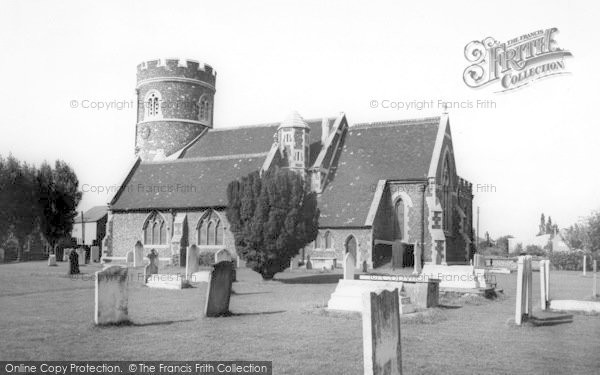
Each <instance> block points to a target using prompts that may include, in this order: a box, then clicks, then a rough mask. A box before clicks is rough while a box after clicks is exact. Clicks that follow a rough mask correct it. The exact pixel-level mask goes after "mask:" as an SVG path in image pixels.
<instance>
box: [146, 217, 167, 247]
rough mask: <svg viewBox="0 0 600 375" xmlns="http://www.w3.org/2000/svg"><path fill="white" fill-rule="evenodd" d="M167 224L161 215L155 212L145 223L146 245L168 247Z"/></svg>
mask: <svg viewBox="0 0 600 375" xmlns="http://www.w3.org/2000/svg"><path fill="white" fill-rule="evenodd" d="M167 225H168V224H167V223H166V222H165V219H164V218H163V216H162V215H161V214H159V213H158V212H156V211H154V212H152V213H151V214H150V215H148V218H147V219H146V222H145V223H144V227H143V228H142V230H143V232H144V245H166V244H167Z"/></svg>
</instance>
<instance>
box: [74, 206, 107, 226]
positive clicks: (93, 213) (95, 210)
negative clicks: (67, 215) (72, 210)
mask: <svg viewBox="0 0 600 375" xmlns="http://www.w3.org/2000/svg"><path fill="white" fill-rule="evenodd" d="M107 213H108V207H107V206H94V207H92V208H90V209H89V210H87V211H85V212H84V213H83V222H84V223H92V222H96V221H98V220H100V219H102V218H103V217H104V216H106V214H107ZM75 222H76V223H81V214H79V215H77V216H76V217H75Z"/></svg>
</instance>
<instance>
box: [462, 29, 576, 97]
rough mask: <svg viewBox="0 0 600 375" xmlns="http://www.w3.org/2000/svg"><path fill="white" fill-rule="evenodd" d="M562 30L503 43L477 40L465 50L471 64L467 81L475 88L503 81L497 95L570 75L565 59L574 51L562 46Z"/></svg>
mask: <svg viewBox="0 0 600 375" xmlns="http://www.w3.org/2000/svg"><path fill="white" fill-rule="evenodd" d="M557 33H558V29H557V28H555V27H553V28H550V29H546V30H537V31H534V32H532V33H529V34H525V35H521V36H520V37H517V38H514V39H511V40H509V41H508V42H505V43H500V42H498V41H497V40H495V39H494V38H492V37H488V38H485V39H483V40H482V41H478V40H474V41H472V42H471V43H469V44H467V45H466V47H465V57H466V59H467V60H469V62H470V63H472V65H469V66H468V67H467V68H466V69H465V71H464V73H463V80H464V81H465V83H466V84H467V86H469V87H472V88H479V87H483V86H486V85H489V84H492V83H495V82H499V83H500V86H501V89H500V90H499V91H497V92H503V91H508V90H514V89H517V88H519V87H523V86H525V85H527V84H529V83H531V82H533V81H535V80H538V79H540V78H545V77H549V76H554V75H560V74H567V73H568V72H567V71H566V70H565V62H564V58H565V57H570V56H572V55H571V52H569V51H567V50H564V49H561V48H559V47H558V45H557V43H556V40H555V39H554V38H555V36H556V34H557Z"/></svg>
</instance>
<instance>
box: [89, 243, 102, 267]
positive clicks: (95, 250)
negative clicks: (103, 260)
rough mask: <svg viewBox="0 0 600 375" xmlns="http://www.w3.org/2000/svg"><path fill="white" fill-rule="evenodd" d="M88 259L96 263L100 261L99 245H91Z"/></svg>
mask: <svg viewBox="0 0 600 375" xmlns="http://www.w3.org/2000/svg"><path fill="white" fill-rule="evenodd" d="M90 261H91V262H96V263H97V262H99V261H100V246H92V248H91V250H90Z"/></svg>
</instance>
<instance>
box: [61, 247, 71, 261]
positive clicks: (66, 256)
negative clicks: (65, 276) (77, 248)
mask: <svg viewBox="0 0 600 375" xmlns="http://www.w3.org/2000/svg"><path fill="white" fill-rule="evenodd" d="M72 251H73V249H65V250H64V252H63V262H68V261H69V259H71V258H70V257H69V256H70V255H71V252H72Z"/></svg>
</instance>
